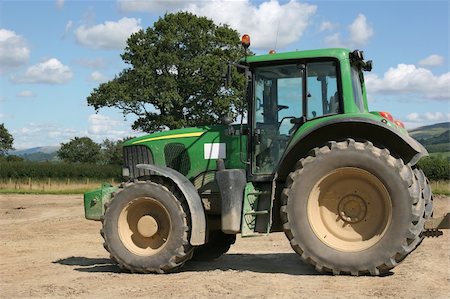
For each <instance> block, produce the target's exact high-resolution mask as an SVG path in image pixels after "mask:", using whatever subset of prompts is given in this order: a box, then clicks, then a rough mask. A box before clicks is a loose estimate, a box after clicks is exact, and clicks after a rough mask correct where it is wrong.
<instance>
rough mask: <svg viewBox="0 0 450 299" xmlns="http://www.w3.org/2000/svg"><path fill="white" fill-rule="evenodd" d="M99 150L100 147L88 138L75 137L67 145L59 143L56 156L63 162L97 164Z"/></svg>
mask: <svg viewBox="0 0 450 299" xmlns="http://www.w3.org/2000/svg"><path fill="white" fill-rule="evenodd" d="M100 148H101V147H100V145H99V144H97V143H95V142H94V141H92V139H90V138H89V137H81V138H80V137H75V138H74V139H72V140H70V141H69V142H68V143H61V148H60V149H59V150H58V151H57V153H56V154H57V155H58V157H59V158H60V159H61V160H63V161H65V162H71V163H75V162H79V163H98V162H99V160H100Z"/></svg>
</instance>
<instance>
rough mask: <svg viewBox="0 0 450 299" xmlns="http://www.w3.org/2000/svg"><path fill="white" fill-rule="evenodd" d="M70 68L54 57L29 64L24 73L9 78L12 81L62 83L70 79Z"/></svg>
mask: <svg viewBox="0 0 450 299" xmlns="http://www.w3.org/2000/svg"><path fill="white" fill-rule="evenodd" d="M72 77H73V73H72V71H71V69H70V68H69V67H68V66H67V65H64V64H62V63H61V62H60V61H59V60H58V59H56V58H50V59H48V60H45V61H43V62H41V63H38V64H36V65H33V66H30V67H29V68H28V69H27V70H26V72H25V74H23V75H19V76H15V77H12V78H11V81H12V82H14V83H47V84H64V83H66V82H68V81H70V79H72Z"/></svg>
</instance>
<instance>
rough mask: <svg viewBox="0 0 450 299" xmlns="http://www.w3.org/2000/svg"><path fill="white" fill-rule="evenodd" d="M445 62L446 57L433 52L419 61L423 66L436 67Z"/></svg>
mask: <svg viewBox="0 0 450 299" xmlns="http://www.w3.org/2000/svg"><path fill="white" fill-rule="evenodd" d="M443 64H444V57H442V56H440V55H437V54H433V55H430V56H428V57H427V58H424V59H422V60H421V61H419V65H420V66H423V67H435V66H441V65H443Z"/></svg>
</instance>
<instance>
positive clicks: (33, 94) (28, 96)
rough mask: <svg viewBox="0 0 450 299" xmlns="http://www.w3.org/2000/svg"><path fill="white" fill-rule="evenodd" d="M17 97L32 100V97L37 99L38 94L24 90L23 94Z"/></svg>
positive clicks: (20, 93)
mask: <svg viewBox="0 0 450 299" xmlns="http://www.w3.org/2000/svg"><path fill="white" fill-rule="evenodd" d="M17 96H18V97H21V98H32V97H35V96H36V94H35V93H33V92H32V91H30V90H22V91H21V92H19V93H18V94H17Z"/></svg>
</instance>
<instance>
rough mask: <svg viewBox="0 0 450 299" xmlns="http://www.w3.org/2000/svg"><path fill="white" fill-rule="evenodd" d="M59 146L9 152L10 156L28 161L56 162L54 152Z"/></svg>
mask: <svg viewBox="0 0 450 299" xmlns="http://www.w3.org/2000/svg"><path fill="white" fill-rule="evenodd" d="M59 148H60V146H40V147H33V148H28V149H22V150H15V151H11V152H10V153H9V154H10V155H16V156H19V157H22V158H24V159H25V160H29V161H37V162H39V161H52V160H57V159H58V158H57V157H56V152H57V151H58V150H59Z"/></svg>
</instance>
